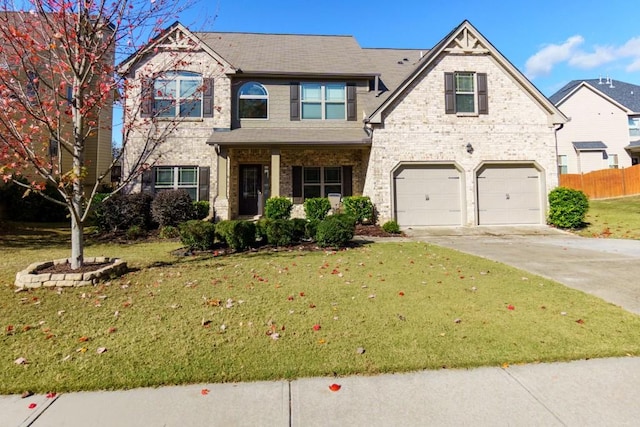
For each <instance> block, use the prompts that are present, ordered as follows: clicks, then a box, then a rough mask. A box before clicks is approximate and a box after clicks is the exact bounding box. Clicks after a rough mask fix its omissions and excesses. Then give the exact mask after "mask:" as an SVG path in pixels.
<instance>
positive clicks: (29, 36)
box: [0, 0, 189, 269]
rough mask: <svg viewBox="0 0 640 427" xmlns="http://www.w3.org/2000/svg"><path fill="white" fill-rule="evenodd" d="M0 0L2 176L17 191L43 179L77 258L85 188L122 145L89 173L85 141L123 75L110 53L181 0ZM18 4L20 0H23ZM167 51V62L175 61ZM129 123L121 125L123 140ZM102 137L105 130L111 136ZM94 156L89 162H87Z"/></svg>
mask: <svg viewBox="0 0 640 427" xmlns="http://www.w3.org/2000/svg"><path fill="white" fill-rule="evenodd" d="M18 4H19V5H20V6H21V7H22V8H21V7H18V6H16V4H14V3H13V1H12V0H0V39H1V41H0V177H2V178H3V179H4V181H5V182H7V181H14V182H16V183H19V181H18V180H15V179H14V178H15V177H17V176H19V175H20V174H25V175H32V176H33V178H32V179H30V180H29V182H28V183H26V184H24V183H19V185H22V186H23V187H24V189H25V191H29V192H35V193H38V194H41V195H43V196H44V197H47V196H46V195H45V194H44V193H43V189H44V188H45V183H49V184H51V185H52V186H53V187H54V188H56V190H57V191H58V193H59V194H60V196H61V197H62V200H63V201H59V200H56V199H54V198H51V197H48V199H49V200H50V201H51V202H53V203H58V204H62V205H64V206H65V207H66V208H67V210H68V211H69V216H70V217H71V266H72V268H74V269H75V268H78V267H80V266H81V265H82V264H83V260H84V240H83V229H84V223H85V221H86V220H87V218H88V217H89V215H90V212H91V203H92V199H93V195H94V194H95V193H96V192H97V190H98V188H99V186H100V184H101V183H102V182H103V180H105V178H106V177H108V176H110V171H111V169H112V168H113V166H114V165H115V164H117V163H118V162H119V161H120V158H121V157H120V156H122V151H120V152H117V153H116V155H115V157H113V159H112V160H111V161H110V162H108V164H107V165H105V166H104V167H103V168H102V170H98V171H96V174H95V176H92V177H91V181H88V179H89V177H88V175H87V171H88V166H89V165H88V164H87V161H86V154H87V148H88V145H89V143H90V142H91V141H95V137H96V134H97V133H99V132H107V133H110V131H111V126H112V124H111V123H105V122H104V121H105V120H106V119H107V118H109V117H110V114H111V113H110V110H111V108H112V106H113V102H114V98H119V96H116V94H118V93H122V92H123V91H124V89H125V86H126V85H127V84H128V83H127V82H126V80H125V79H124V78H120V77H119V76H118V74H117V73H116V70H115V61H116V60H117V59H118V58H125V57H127V56H129V57H131V56H136V55H142V54H143V53H144V52H142V51H140V50H138V49H139V48H140V47H141V46H142V45H146V44H147V43H148V41H149V40H150V39H151V38H152V37H154V36H155V35H157V34H160V32H161V30H162V26H163V25H166V23H167V22H168V21H169V20H171V21H173V20H175V18H174V16H175V15H176V13H178V12H179V11H180V10H183V9H184V8H186V7H188V6H189V2H186V3H185V2H174V1H171V0H154V1H149V0H109V1H107V0H82V1H78V0H26V1H24V2H20V3H18ZM24 6H26V7H24ZM174 60H175V63H171V62H172V61H167V62H168V63H167V64H166V67H167V69H171V68H172V67H174V66H175V64H177V63H180V61H181V58H180V57H175V58H174ZM174 128H175V126H172V125H171V123H169V124H167V125H166V126H164V127H163V132H160V133H159V132H158V130H157V129H155V128H153V127H149V126H147V127H146V128H144V129H143V130H142V132H152V131H153V138H148V140H149V141H151V142H150V143H149V144H148V145H147V146H146V147H145V149H144V150H143V151H142V152H141V153H140V154H139V156H138V158H137V160H136V161H135V162H134V164H135V167H133V168H130V171H131V172H130V174H129V176H126V177H122V181H121V183H120V185H119V186H118V187H116V188H115V189H114V192H116V191H118V190H120V189H121V188H122V187H123V186H125V185H127V184H128V183H129V181H130V180H131V179H133V178H135V177H136V176H138V175H139V174H140V173H141V172H142V171H143V170H144V169H145V168H148V166H149V165H148V159H149V156H150V155H151V153H152V152H153V151H154V150H155V149H156V148H157V147H158V145H159V144H161V143H162V141H163V140H164V138H165V137H166V135H167V134H168V133H170V132H171V131H172V130H173V129H174ZM132 131H133V129H131V128H127V129H124V130H123V142H122V144H123V147H124V146H126V144H127V143H128V137H129V135H130V133H131V132H132ZM109 139H110V138H109ZM95 166H97V165H95Z"/></svg>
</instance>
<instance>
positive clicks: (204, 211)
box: [193, 200, 209, 219]
mask: <svg viewBox="0 0 640 427" xmlns="http://www.w3.org/2000/svg"><path fill="white" fill-rule="evenodd" d="M208 216H209V202H207V201H206V200H200V201H199V202H193V219H205V218H206V217H208Z"/></svg>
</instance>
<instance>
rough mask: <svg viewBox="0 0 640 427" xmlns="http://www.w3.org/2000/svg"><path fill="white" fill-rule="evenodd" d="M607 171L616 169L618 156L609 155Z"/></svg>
mask: <svg viewBox="0 0 640 427" xmlns="http://www.w3.org/2000/svg"><path fill="white" fill-rule="evenodd" d="M608 157H609V169H618V167H619V165H618V155H617V154H609V156H608Z"/></svg>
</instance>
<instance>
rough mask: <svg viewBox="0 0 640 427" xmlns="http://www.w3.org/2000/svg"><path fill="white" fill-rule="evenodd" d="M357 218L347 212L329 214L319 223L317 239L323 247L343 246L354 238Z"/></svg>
mask: <svg viewBox="0 0 640 427" xmlns="http://www.w3.org/2000/svg"><path fill="white" fill-rule="evenodd" d="M355 228H356V222H355V219H354V218H353V217H352V216H350V215H347V214H336V215H329V216H328V217H326V218H325V219H323V220H322V221H320V223H319V224H318V230H317V232H316V241H317V242H318V245H320V246H322V247H327V246H335V247H342V246H346V244H347V243H348V242H349V241H350V240H351V239H353V235H354V233H355Z"/></svg>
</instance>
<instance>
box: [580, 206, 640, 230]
mask: <svg viewBox="0 0 640 427" xmlns="http://www.w3.org/2000/svg"><path fill="white" fill-rule="evenodd" d="M585 222H586V223H588V226H587V227H586V228H584V229H582V230H580V231H578V234H580V235H581V236H585V237H610V238H615V239H640V196H632V197H620V198H616V199H606V200H589V212H588V213H587V216H586V218H585Z"/></svg>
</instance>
